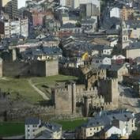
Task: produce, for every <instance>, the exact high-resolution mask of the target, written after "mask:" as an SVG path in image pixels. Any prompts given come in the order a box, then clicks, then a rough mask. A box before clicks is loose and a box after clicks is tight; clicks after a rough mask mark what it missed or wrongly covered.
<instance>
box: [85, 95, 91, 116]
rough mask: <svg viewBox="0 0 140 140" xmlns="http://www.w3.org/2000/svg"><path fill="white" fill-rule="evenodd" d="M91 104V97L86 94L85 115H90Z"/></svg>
mask: <svg viewBox="0 0 140 140" xmlns="http://www.w3.org/2000/svg"><path fill="white" fill-rule="evenodd" d="M89 104H90V98H89V97H87V96H84V116H85V117H88V115H89Z"/></svg>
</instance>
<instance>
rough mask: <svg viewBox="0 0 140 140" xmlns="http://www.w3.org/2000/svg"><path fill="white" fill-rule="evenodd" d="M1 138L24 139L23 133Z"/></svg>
mask: <svg viewBox="0 0 140 140" xmlns="http://www.w3.org/2000/svg"><path fill="white" fill-rule="evenodd" d="M2 139H13V140H15V139H24V135H21V136H12V137H3V138H2Z"/></svg>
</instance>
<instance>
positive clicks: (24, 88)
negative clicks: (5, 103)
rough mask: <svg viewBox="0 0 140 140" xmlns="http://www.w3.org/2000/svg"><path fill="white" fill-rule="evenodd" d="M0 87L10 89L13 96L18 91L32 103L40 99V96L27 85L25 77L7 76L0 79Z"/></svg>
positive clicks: (5, 89)
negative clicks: (5, 78) (14, 77)
mask: <svg viewBox="0 0 140 140" xmlns="http://www.w3.org/2000/svg"><path fill="white" fill-rule="evenodd" d="M0 88H1V89H2V91H6V92H7V91H10V93H11V95H12V96H13V97H15V95H16V93H17V92H18V93H19V94H20V95H22V97H23V98H25V99H26V100H28V101H30V102H32V103H34V102H38V101H40V100H41V99H42V97H41V96H40V95H39V94H38V93H37V92H36V91H35V90H34V89H33V88H32V87H31V86H30V85H29V83H28V81H27V79H13V78H8V80H0Z"/></svg>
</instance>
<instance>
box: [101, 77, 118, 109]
mask: <svg viewBox="0 0 140 140" xmlns="http://www.w3.org/2000/svg"><path fill="white" fill-rule="evenodd" d="M99 94H100V95H102V96H103V97H104V98H105V102H111V103H113V104H114V105H116V106H118V98H119V91H118V79H112V78H107V79H102V80H100V81H99Z"/></svg>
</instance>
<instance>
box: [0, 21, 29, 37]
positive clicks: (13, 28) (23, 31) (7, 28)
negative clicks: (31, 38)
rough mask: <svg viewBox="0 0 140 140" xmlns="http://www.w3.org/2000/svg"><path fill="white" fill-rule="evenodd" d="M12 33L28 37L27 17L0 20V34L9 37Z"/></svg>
mask: <svg viewBox="0 0 140 140" xmlns="http://www.w3.org/2000/svg"><path fill="white" fill-rule="evenodd" d="M13 34H17V35H22V36H24V37H28V19H15V20H7V21H0V35H1V36H2V37H4V38H9V37H11V35H13Z"/></svg>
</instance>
